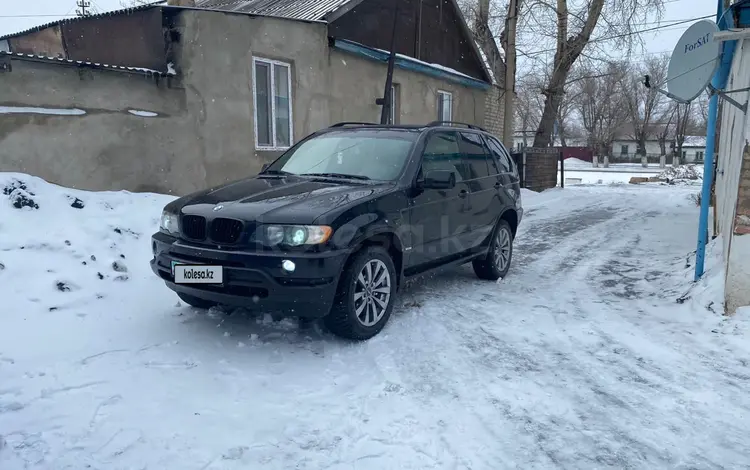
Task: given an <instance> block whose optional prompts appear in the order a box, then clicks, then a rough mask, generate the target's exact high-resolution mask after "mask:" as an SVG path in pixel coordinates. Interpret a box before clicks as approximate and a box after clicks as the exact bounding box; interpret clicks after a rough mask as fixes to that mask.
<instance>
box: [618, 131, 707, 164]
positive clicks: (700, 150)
mask: <svg viewBox="0 0 750 470" xmlns="http://www.w3.org/2000/svg"><path fill="white" fill-rule="evenodd" d="M674 145H675V142H674V141H672V140H668V141H667V142H666V155H667V156H668V157H669V158H670V159H671V155H672V151H673V148H674V147H673V146H674ZM705 153H706V137H705V136H693V135H689V136H685V141H684V142H683V143H682V161H683V162H685V163H697V162H702V161H703V157H704V156H705ZM612 156H613V157H615V158H619V159H632V160H634V161H635V160H638V159H639V158H640V156H639V155H638V142H636V141H635V140H634V139H632V138H629V137H620V138H618V139H616V140H615V141H613V142H612ZM646 156H648V157H659V156H661V146H660V145H659V141H658V140H657V139H649V140H647V141H646Z"/></svg>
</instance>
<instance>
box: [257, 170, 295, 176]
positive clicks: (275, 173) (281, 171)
mask: <svg viewBox="0 0 750 470" xmlns="http://www.w3.org/2000/svg"><path fill="white" fill-rule="evenodd" d="M293 174H294V173H290V172H288V171H284V170H266V171H264V172H262V173H261V175H283V176H288V175H293Z"/></svg>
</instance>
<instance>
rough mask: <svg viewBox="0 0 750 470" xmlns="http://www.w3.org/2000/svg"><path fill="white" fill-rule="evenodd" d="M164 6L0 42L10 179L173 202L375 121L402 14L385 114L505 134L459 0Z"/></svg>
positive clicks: (218, 0)
mask: <svg viewBox="0 0 750 470" xmlns="http://www.w3.org/2000/svg"><path fill="white" fill-rule="evenodd" d="M169 3H170V4H168V5H159V6H153V5H147V6H144V7H140V8H135V9H128V10H121V11H117V12H112V13H106V14H102V15H95V16H90V17H85V18H77V19H72V20H64V21H57V22H54V23H50V24H47V25H43V26H39V27H36V28H33V29H31V30H28V31H24V32H20V33H17V34H12V35H8V36H4V37H0V113H3V116H2V119H0V171H21V172H26V173H31V174H34V175H38V176H41V177H43V178H46V179H48V180H50V181H52V182H55V183H57V184H62V185H65V186H72V187H77V188H82V189H92V190H105V189H128V190H133V191H159V192H173V193H176V194H184V193H187V192H190V191H193V190H196V189H199V188H202V187H205V186H207V185H213V184H218V183H222V182H225V181H227V180H232V179H236V178H239V177H241V176H242V175H247V174H252V173H253V172H256V171H258V170H259V169H260V167H261V165H262V164H263V163H265V162H268V161H270V160H272V159H274V158H275V157H276V156H278V155H280V153H281V152H283V151H285V150H286V149H288V148H290V147H291V146H293V145H294V144H295V143H296V142H298V141H299V140H300V139H302V138H303V137H305V136H306V135H308V134H309V133H311V132H314V131H317V130H319V129H321V128H324V127H327V126H329V125H332V124H334V123H336V122H340V121H365V122H378V121H379V119H380V112H381V107H380V106H379V105H378V104H376V99H378V98H380V97H382V96H383V94H384V87H385V77H386V69H387V65H386V63H387V59H388V55H389V53H388V52H387V51H388V50H389V49H390V47H391V40H392V30H393V28H392V26H393V23H394V18H395V21H396V43H395V44H396V47H395V48H396V52H398V53H399V55H398V57H397V60H396V68H395V72H394V83H393V92H394V93H393V101H392V102H393V112H392V113H391V115H390V116H389V119H390V121H391V122H394V123H403V124H417V123H420V124H425V123H428V122H431V121H435V120H446V121H447V120H454V121H464V122H468V123H471V124H478V125H481V126H483V127H485V128H487V129H488V130H489V131H490V132H494V133H496V134H501V131H502V121H503V110H502V99H501V97H502V89H501V86H502V80H500V83H499V84H498V83H497V81H496V80H495V79H494V77H493V76H492V73H491V71H490V69H489V67H488V66H487V64H486V63H485V61H484V60H483V56H482V54H481V53H480V52H479V50H478V48H477V45H476V43H475V42H474V40H473V39H472V35H471V32H470V31H469V29H468V27H467V25H466V23H465V21H464V18H463V17H462V15H461V12H460V10H459V8H458V6H457V4H456V1H455V0H421V1H419V2H403V1H402V0H244V1H229V0H198V1H197V2H191V1H189V0H179V1H178V0H174V1H171V0H170V2H169ZM175 3H179V4H180V5H179V6H178V5H176V4H175ZM185 5H187V6H185ZM397 5H398V9H397V8H396V6H397ZM498 78H501V77H498Z"/></svg>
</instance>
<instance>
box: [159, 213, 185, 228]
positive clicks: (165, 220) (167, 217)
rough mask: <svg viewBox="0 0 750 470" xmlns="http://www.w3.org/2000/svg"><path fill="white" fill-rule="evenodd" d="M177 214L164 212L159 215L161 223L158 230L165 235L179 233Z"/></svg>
mask: <svg viewBox="0 0 750 470" xmlns="http://www.w3.org/2000/svg"><path fill="white" fill-rule="evenodd" d="M177 220H178V219H177V214H172V213H171V212H167V211H164V212H162V213H161V222H160V223H159V229H161V230H162V231H164V232H167V233H179V232H180V228H179V225H178V223H177Z"/></svg>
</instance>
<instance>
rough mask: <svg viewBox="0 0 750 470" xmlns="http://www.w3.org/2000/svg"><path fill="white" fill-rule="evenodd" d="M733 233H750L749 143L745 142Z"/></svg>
mask: <svg viewBox="0 0 750 470" xmlns="http://www.w3.org/2000/svg"><path fill="white" fill-rule="evenodd" d="M734 233H735V234H737V235H747V234H750V145H748V144H747V143H746V144H745V151H744V154H743V156H742V169H741V170H740V186H739V188H738V190H737V213H736V216H735V219H734Z"/></svg>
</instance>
